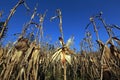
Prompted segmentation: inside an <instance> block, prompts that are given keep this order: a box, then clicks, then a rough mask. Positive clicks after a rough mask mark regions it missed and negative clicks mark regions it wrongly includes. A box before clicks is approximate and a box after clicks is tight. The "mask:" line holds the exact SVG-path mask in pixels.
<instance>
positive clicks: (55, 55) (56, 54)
mask: <svg viewBox="0 0 120 80" xmlns="http://www.w3.org/2000/svg"><path fill="white" fill-rule="evenodd" d="M61 51H62V49H60V50H58V51H57V52H55V53H54V54H53V55H52V58H51V62H53V61H55V60H56V59H57V60H58V59H59V58H60V53H61Z"/></svg>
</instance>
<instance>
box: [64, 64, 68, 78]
mask: <svg viewBox="0 0 120 80" xmlns="http://www.w3.org/2000/svg"><path fill="white" fill-rule="evenodd" d="M64 80H67V79H66V63H64Z"/></svg>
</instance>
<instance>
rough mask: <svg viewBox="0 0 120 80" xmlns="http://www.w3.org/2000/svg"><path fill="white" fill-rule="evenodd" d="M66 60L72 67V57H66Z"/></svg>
mask: <svg viewBox="0 0 120 80" xmlns="http://www.w3.org/2000/svg"><path fill="white" fill-rule="evenodd" d="M65 59H66V61H67V62H68V63H69V64H70V65H71V55H65Z"/></svg>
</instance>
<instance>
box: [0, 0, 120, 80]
mask: <svg viewBox="0 0 120 80" xmlns="http://www.w3.org/2000/svg"><path fill="white" fill-rule="evenodd" d="M21 4H24V6H25V8H26V9H29V7H28V6H27V4H26V3H25V1H24V0H19V1H18V3H17V4H16V5H15V6H14V7H13V8H12V9H11V12H10V14H9V16H8V18H7V19H6V21H4V22H2V21H1V22H0V40H2V39H4V36H6V33H7V28H8V23H9V21H10V19H11V18H12V16H14V14H15V11H17V7H19V6H21ZM56 13H57V15H55V16H53V17H51V19H50V21H54V19H55V18H57V19H59V29H60V36H58V40H59V41H60V43H59V44H58V46H54V44H53V45H50V43H48V42H44V41H43V38H44V31H43V28H44V26H43V23H44V19H45V17H46V14H47V10H46V11H45V13H44V14H37V8H36V7H35V8H34V12H33V14H32V15H31V19H30V20H29V22H28V23H26V24H25V25H24V27H23V30H22V31H21V33H20V35H19V37H18V39H17V40H16V41H15V42H11V43H9V44H6V45H5V46H4V47H3V46H2V45H1V46H0V80H120V48H119V47H120V39H119V38H118V37H116V36H114V35H113V32H112V31H113V30H112V29H113V28H114V29H117V30H120V28H119V26H117V25H108V24H107V23H106V22H105V21H104V19H103V18H102V12H100V13H99V14H97V15H95V16H92V17H90V23H89V24H88V25H87V26H86V27H85V30H87V31H86V32H85V35H86V36H85V38H84V39H83V40H82V41H81V42H80V49H81V50H80V52H76V51H75V50H74V49H71V48H70V46H71V45H72V43H73V42H74V36H72V37H70V38H69V39H68V41H67V42H66V43H65V42H64V37H65V36H64V34H63V29H62V12H61V10H60V9H57V10H56ZM2 14H3V13H2V12H0V18H2ZM35 16H37V17H39V23H37V22H34V17H35ZM96 19H99V20H100V21H101V22H102V24H103V26H104V28H105V29H106V32H107V33H106V34H107V35H108V36H109V38H108V40H107V41H106V42H103V41H102V40H101V39H100V36H99V33H98V29H97V27H96V26H97V25H96V23H95V20H96ZM44 24H45V23H44ZM90 24H91V25H92V26H93V28H94V32H95V34H96V38H97V40H96V42H97V46H98V48H97V50H96V51H94V50H93V48H94V45H93V44H94V42H92V37H91V36H92V34H91V33H90V31H89V27H90V26H89V25H90ZM30 25H34V26H33V27H34V28H35V29H36V30H37V32H36V35H34V36H35V37H34V38H33V37H32V36H33V33H34V30H31V32H30V34H29V37H27V35H28V33H27V30H28V29H30ZM55 45H57V44H55ZM78 45H79V44H78Z"/></svg>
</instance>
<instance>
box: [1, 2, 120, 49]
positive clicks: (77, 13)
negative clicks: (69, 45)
mask: <svg viewBox="0 0 120 80" xmlns="http://www.w3.org/2000/svg"><path fill="white" fill-rule="evenodd" d="M17 1H18V0H1V1H0V10H4V14H3V17H2V19H1V20H2V21H4V20H5V19H6V18H7V16H8V14H9V12H10V9H11V8H12V7H13V6H14V5H15V4H16V3H17ZM26 3H27V5H28V6H29V7H30V9H31V11H33V9H34V6H35V5H36V3H38V9H37V10H38V13H44V12H45V10H46V9H47V10H48V12H47V15H46V18H45V22H44V27H43V28H44V36H50V37H51V38H52V41H51V42H52V43H54V42H55V41H58V37H59V36H60V32H59V26H58V25H59V22H58V20H54V21H53V22H50V21H49V20H50V18H51V17H52V16H54V15H55V11H56V9H58V8H59V9H61V11H62V16H63V32H64V39H65V42H66V41H67V39H68V38H69V37H70V36H72V35H74V37H75V47H76V48H77V49H79V43H80V41H81V40H82V39H83V38H84V37H85V27H86V25H87V24H88V23H89V18H90V16H92V15H95V14H96V13H99V12H100V11H102V12H103V18H104V20H105V21H106V23H108V24H117V25H120V5H119V3H120V0H26ZM30 16H31V15H30V14H28V13H27V12H26V9H25V8H24V6H20V7H19V8H18V9H17V11H16V13H15V15H14V16H13V17H12V19H11V20H10V22H9V25H8V33H7V36H6V38H5V39H4V42H5V43H7V42H8V41H14V39H15V37H14V36H13V34H14V33H19V32H21V30H22V28H23V25H24V24H25V23H26V22H28V21H29V19H30ZM89 30H90V31H91V32H92V33H93V39H94V40H95V39H96V38H95V37H96V36H95V34H94V32H93V28H92V26H90V28H89ZM116 32H117V31H116ZM99 34H100V39H101V40H103V41H105V40H107V35H106V34H107V33H106V32H105V29H104V28H103V26H102V25H100V29H99ZM117 34H118V35H119V32H118V33H117Z"/></svg>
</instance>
